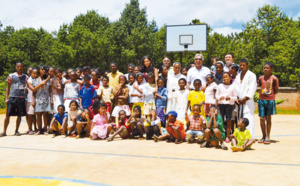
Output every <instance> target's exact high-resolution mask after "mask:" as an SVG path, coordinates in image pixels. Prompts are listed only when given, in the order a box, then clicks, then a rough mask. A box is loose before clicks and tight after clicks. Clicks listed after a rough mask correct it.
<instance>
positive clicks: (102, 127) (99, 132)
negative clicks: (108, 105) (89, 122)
mask: <svg viewBox="0 0 300 186" xmlns="http://www.w3.org/2000/svg"><path fill="white" fill-rule="evenodd" d="M106 114H107V118H109V116H110V115H109V114H108V113H106ZM93 123H95V125H94V127H93V129H92V131H91V136H92V138H93V139H96V138H97V137H98V138H100V139H105V138H106V134H107V124H106V121H105V116H104V115H100V114H97V115H95V116H94V119H93Z"/></svg>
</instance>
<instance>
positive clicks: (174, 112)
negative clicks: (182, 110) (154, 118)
mask: <svg viewBox="0 0 300 186" xmlns="http://www.w3.org/2000/svg"><path fill="white" fill-rule="evenodd" d="M170 114H171V115H172V116H174V117H175V118H177V112H176V111H173V110H172V111H169V113H167V114H166V115H165V116H169V115H170Z"/></svg>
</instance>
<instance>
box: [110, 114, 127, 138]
mask: <svg viewBox="0 0 300 186" xmlns="http://www.w3.org/2000/svg"><path fill="white" fill-rule="evenodd" d="M118 121H119V125H118V130H117V131H116V132H115V133H114V134H113V135H112V136H110V137H109V138H107V141H113V140H114V137H116V135H118V134H119V135H120V136H121V138H122V139H126V138H129V137H130V126H128V125H126V124H127V121H128V119H127V117H126V112H125V111H124V110H120V111H119V117H118Z"/></svg>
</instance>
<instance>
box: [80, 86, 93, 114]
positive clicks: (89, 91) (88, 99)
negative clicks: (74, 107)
mask: <svg viewBox="0 0 300 186" xmlns="http://www.w3.org/2000/svg"><path fill="white" fill-rule="evenodd" d="M78 97H79V98H82V101H81V105H82V108H83V109H85V108H89V106H90V105H91V104H92V103H93V100H92V99H93V98H95V97H97V92H96V90H95V88H94V86H93V85H90V86H89V88H87V87H86V86H85V85H83V86H82V87H81V88H80V90H79V94H78Z"/></svg>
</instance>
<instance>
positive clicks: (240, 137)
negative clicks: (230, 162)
mask: <svg viewBox="0 0 300 186" xmlns="http://www.w3.org/2000/svg"><path fill="white" fill-rule="evenodd" d="M233 135H234V137H235V138H236V139H237V141H238V144H237V146H243V145H244V143H245V140H250V139H251V134H250V131H249V130H248V129H245V130H244V131H241V130H240V129H239V128H236V129H235V130H234V133H233Z"/></svg>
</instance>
